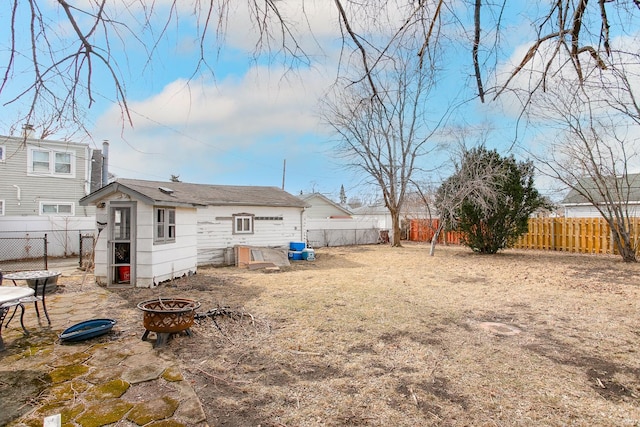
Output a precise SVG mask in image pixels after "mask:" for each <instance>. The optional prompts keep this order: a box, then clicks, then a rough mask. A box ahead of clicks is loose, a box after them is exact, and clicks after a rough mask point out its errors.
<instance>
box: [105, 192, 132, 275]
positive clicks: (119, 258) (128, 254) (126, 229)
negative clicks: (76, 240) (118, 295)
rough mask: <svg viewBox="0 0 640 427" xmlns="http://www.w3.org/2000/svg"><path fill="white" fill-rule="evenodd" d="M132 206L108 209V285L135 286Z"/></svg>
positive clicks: (113, 204)
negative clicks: (109, 229) (109, 227)
mask: <svg viewBox="0 0 640 427" xmlns="http://www.w3.org/2000/svg"><path fill="white" fill-rule="evenodd" d="M133 214H134V205H132V204H130V203H128V204H115V203H112V204H111V207H110V212H109V216H110V221H109V223H110V224H111V234H110V237H109V254H108V256H109V285H119V286H122V285H125V286H130V285H134V284H135V268H134V267H135V253H136V252H135V236H134V235H135V228H134V224H133V223H134V221H133V218H134V215H133Z"/></svg>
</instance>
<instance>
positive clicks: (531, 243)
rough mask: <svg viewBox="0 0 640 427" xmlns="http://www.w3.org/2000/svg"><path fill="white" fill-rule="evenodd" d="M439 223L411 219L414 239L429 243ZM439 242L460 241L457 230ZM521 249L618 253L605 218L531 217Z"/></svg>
mask: <svg viewBox="0 0 640 427" xmlns="http://www.w3.org/2000/svg"><path fill="white" fill-rule="evenodd" d="M437 226H438V220H437V219H432V220H428V219H426V220H425V219H413V220H411V228H410V230H411V232H410V240H412V241H417V242H429V241H431V239H432V238H433V235H434V233H435V230H436V229H437ZM631 230H632V231H633V233H632V236H631V241H632V242H640V218H632V219H631ZM438 240H439V243H459V242H460V236H459V234H458V233H456V232H448V233H446V234H445V236H442V235H441V237H440V239H438ZM513 247H514V248H517V249H539V250H548V251H566V252H579V253H587V254H617V253H618V251H617V250H616V249H615V247H614V245H613V239H611V229H610V227H609V224H607V222H606V221H605V220H604V218H530V219H529V231H528V232H527V233H526V234H524V235H522V236H520V238H519V239H518V240H517V241H516V244H515V245H514V246H513Z"/></svg>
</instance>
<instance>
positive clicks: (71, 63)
mask: <svg viewBox="0 0 640 427" xmlns="http://www.w3.org/2000/svg"><path fill="white" fill-rule="evenodd" d="M239 5H242V6H244V7H246V8H247V9H246V10H247V11H248V16H249V17H250V19H251V21H252V30H253V31H254V36H255V38H254V40H255V45H254V51H253V54H254V55H256V56H259V55H260V54H262V53H267V54H270V55H273V56H278V57H280V58H284V60H285V61H291V62H290V63H291V64H295V63H298V61H301V62H302V63H304V64H305V65H308V64H309V62H310V58H309V57H307V56H306V51H307V49H308V48H309V47H308V46H307V47H305V46H303V45H302V43H301V41H300V33H299V32H296V31H297V30H300V29H299V28H298V29H296V28H295V26H294V25H292V24H291V20H290V19H289V18H290V16H289V15H288V12H289V11H290V9H291V7H290V6H291V5H292V3H291V2H285V1H275V0H261V1H255V0H249V1H247V2H246V3H245V2H240V3H237V2H232V1H230V0H220V1H212V0H209V1H198V0H193V1H191V2H184V1H178V0H171V1H168V2H156V1H153V0H133V1H130V2H108V1H107V0H91V1H85V2H69V1H68V0H55V1H53V2H50V1H49V2H47V1H44V0H24V1H18V0H8V1H4V2H0V23H2V24H3V27H4V28H6V29H7V31H8V33H9V34H10V39H9V40H8V42H6V44H5V45H4V46H3V53H4V55H3V56H2V58H3V59H2V67H1V69H2V70H3V74H2V78H1V79H0V101H1V103H2V104H3V105H5V106H6V105H18V104H20V110H21V111H22V114H21V115H20V118H19V119H18V118H17V117H16V120H20V122H22V123H24V122H27V123H34V118H35V117H37V116H38V115H42V113H41V111H40V110H41V109H43V108H50V109H51V110H53V111H54V112H55V114H56V115H57V116H56V117H58V118H64V119H65V121H67V122H68V123H77V124H78V125H79V126H80V127H83V115H82V109H83V108H90V107H91V106H92V105H93V104H94V103H95V102H96V99H97V94H96V91H95V89H96V88H95V83H94V82H95V81H96V80H100V81H102V82H110V83H111V85H112V89H113V90H112V92H111V93H110V94H108V95H105V94H103V95H102V96H107V97H108V98H111V99H113V100H115V101H117V102H118V103H119V104H120V105H121V107H122V114H123V117H124V118H125V119H126V120H128V121H129V122H131V116H130V114H129V109H128V104H127V92H126V86H127V83H128V81H129V79H128V78H127V77H126V70H127V69H128V62H129V61H130V59H131V58H129V57H128V56H127V55H126V53H123V52H126V51H127V49H128V48H131V47H132V44H137V46H136V48H140V49H142V51H143V52H145V55H146V66H151V64H152V63H153V61H154V59H155V57H156V55H157V52H158V50H159V46H160V45H161V44H162V41H163V40H164V38H165V37H167V35H168V33H170V32H171V31H173V30H174V29H175V28H177V27H180V28H182V29H185V28H187V29H191V28H192V30H191V33H192V34H191V35H192V36H193V38H194V39H196V40H197V41H198V49H199V53H200V54H199V57H198V59H197V60H196V63H194V67H193V75H192V76H196V75H198V74H199V73H201V72H202V71H203V70H208V71H210V72H212V71H213V69H214V67H213V66H212V65H211V64H212V61H213V59H214V58H215V56H216V52H217V49H219V48H220V46H221V45H222V44H224V42H225V34H226V32H227V24H228V22H229V17H230V15H231V14H232V13H234V10H235V9H236V8H237V7H239ZM308 6H309V4H308V2H307V3H305V2H304V1H303V3H302V8H303V10H306V8H307V7H308ZM326 7H331V8H333V9H334V11H335V14H334V15H333V16H334V18H333V19H335V20H336V23H337V24H339V25H340V28H341V30H342V52H343V54H344V55H343V58H345V59H346V61H347V62H349V63H353V61H356V60H357V61H359V62H360V74H359V75H358V76H352V80H353V81H364V82H367V83H368V84H369V85H370V88H371V90H372V91H373V92H374V93H375V92H376V91H377V90H378V88H377V87H376V84H375V81H374V79H375V74H376V73H377V69H378V68H379V67H385V66H386V65H385V61H384V60H382V58H384V57H385V56H387V52H388V49H389V48H391V47H392V46H394V45H396V44H397V43H398V41H399V40H402V39H403V37H404V35H405V33H406V30H407V28H410V27H413V26H414V25H416V24H417V23H418V24H420V25H421V26H422V28H421V33H420V34H419V35H418V34H416V35H417V37H419V38H418V40H417V43H416V45H415V46H414V49H413V54H414V55H416V56H418V57H420V58H426V56H427V55H428V51H429V50H430V49H432V48H433V46H434V45H435V44H437V43H438V42H439V41H440V40H444V39H448V40H453V39H456V40H461V41H462V43H463V44H464V46H463V48H465V49H468V52H469V55H470V61H469V63H468V66H469V68H470V70H469V71H470V72H469V73H468V74H469V75H473V76H474V77H475V79H474V80H475V85H476V87H477V94H478V96H479V97H480V98H481V99H482V100H484V98H485V93H486V92H487V91H493V93H494V97H495V96H498V95H499V94H500V93H502V92H503V91H504V90H505V89H507V88H509V87H510V84H511V81H512V80H513V79H514V78H515V77H516V76H517V75H519V74H521V73H523V72H526V71H527V67H528V66H529V65H530V64H531V63H532V61H533V60H534V58H536V57H539V56H540V55H539V54H540V52H541V51H544V52H547V53H549V52H551V56H550V57H549V56H548V55H547V56H546V57H545V60H546V61H547V62H546V64H547V65H546V66H545V67H543V68H542V70H541V72H540V73H538V74H536V75H535V76H532V80H531V82H532V83H531V91H535V90H537V89H539V88H545V87H546V81H547V75H548V73H549V70H550V68H551V64H553V63H554V59H556V60H557V59H558V58H559V56H560V55H561V53H567V54H568V57H567V59H568V60H567V61H566V62H565V63H564V64H563V66H568V67H572V68H573V69H574V70H575V71H576V73H577V75H578V76H579V78H580V79H582V78H584V76H586V75H587V74H589V72H590V70H589V69H585V65H584V63H585V58H586V59H593V60H594V61H592V62H591V64H592V66H595V67H599V68H601V69H603V68H604V67H606V58H607V57H608V56H609V55H611V51H612V49H611V37H612V34H613V35H619V34H633V33H634V32H635V31H636V30H637V23H638V22H639V20H638V15H639V10H640V1H638V0H619V1H615V2H612V1H610V0H591V1H589V0H556V1H553V2H546V1H544V2H543V1H536V2H522V1H521V0H510V1H508V0H502V1H498V2H483V1H482V0H466V1H463V2H453V1H445V0H424V1H419V2H405V1H400V0H371V1H366V2H362V1H356V0H334V1H333V2H327V4H326ZM507 8H511V9H514V8H515V9H516V10H515V12H512V13H505V10H506V9H507ZM518 8H520V10H518ZM518 12H521V13H518ZM390 14H394V15H393V16H389V15H390ZM523 16H526V17H528V22H520V21H518V22H514V21H513V19H514V17H516V19H518V20H522V19H523V18H522V17H523ZM390 18H391V19H390ZM383 21H384V24H385V25H387V26H388V28H389V31H390V33H391V34H392V37H391V38H390V39H389V40H388V43H387V45H386V46H384V45H382V46H380V45H379V43H377V40H376V39H377V37H378V34H377V33H376V32H370V31H368V28H369V27H370V26H372V25H373V26H375V25H377V24H379V23H380V22H383ZM522 24H524V25H526V24H528V25H529V27H530V28H532V29H535V31H536V32H537V35H536V37H535V40H533V41H532V43H531V45H530V47H529V49H528V50H527V52H526V53H525V54H524V56H523V57H522V58H521V59H520V61H519V62H518V63H517V64H515V65H514V67H513V68H512V69H511V70H510V71H509V73H508V74H509V77H508V78H507V79H506V81H503V82H501V83H497V84H492V83H490V81H489V80H490V76H494V77H495V75H496V70H497V65H498V64H499V62H500V59H499V58H500V56H499V55H501V54H502V50H501V47H502V44H503V40H505V39H506V40H508V39H509V38H508V37H505V32H507V31H511V27H510V26H512V25H522ZM301 27H303V30H301V31H309V25H307V26H305V25H304V23H303V25H301ZM487 29H489V30H487ZM625 31H626V33H625ZM444 33H448V35H449V36H450V37H448V38H443V37H441V35H443V34H444ZM309 39H311V40H313V38H309ZM373 46H377V47H376V48H373ZM347 68H349V67H347ZM342 69H343V68H342V67H341V68H340V70H342ZM338 74H340V71H338ZM492 87H493V88H494V89H492ZM487 88H489V89H487Z"/></svg>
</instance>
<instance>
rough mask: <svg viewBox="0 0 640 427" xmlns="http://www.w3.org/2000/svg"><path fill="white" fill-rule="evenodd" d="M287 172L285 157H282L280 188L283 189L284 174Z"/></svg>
mask: <svg viewBox="0 0 640 427" xmlns="http://www.w3.org/2000/svg"><path fill="white" fill-rule="evenodd" d="M286 172H287V159H284V164H283V165H282V189H283V190H284V176H285V174H286Z"/></svg>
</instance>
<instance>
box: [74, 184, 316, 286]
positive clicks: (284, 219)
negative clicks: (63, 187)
mask: <svg viewBox="0 0 640 427" xmlns="http://www.w3.org/2000/svg"><path fill="white" fill-rule="evenodd" d="M80 204H81V205H94V206H96V222H97V229H98V239H97V243H96V248H95V277H96V280H97V281H98V283H101V284H104V285H106V286H111V285H118V284H124V285H130V286H138V287H151V286H154V285H157V284H158V283H160V282H163V281H166V280H170V279H173V278H176V277H181V276H183V275H188V274H193V273H195V272H196V271H197V267H198V266H199V265H228V264H232V263H233V248H234V247H235V246H237V245H240V246H262V247H282V248H285V249H286V248H287V247H288V245H289V243H290V242H292V241H305V238H306V236H305V234H304V227H303V223H304V211H305V207H306V206H307V205H306V203H305V202H303V201H302V200H300V199H299V198H297V197H295V196H292V195H291V194H289V193H287V192H286V191H284V190H281V189H279V188H276V187H257V186H256V187H254V186H225V185H205V184H190V183H184V182H159V181H143V180H132V179H118V180H117V181H115V182H112V183H110V184H108V185H106V186H105V187H102V188H100V189H99V190H97V191H94V192H93V193H91V194H89V195H87V196H85V197H83V198H82V199H80Z"/></svg>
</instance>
